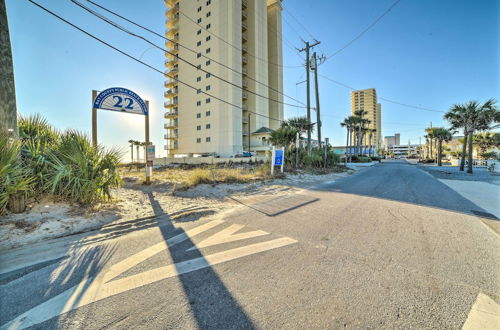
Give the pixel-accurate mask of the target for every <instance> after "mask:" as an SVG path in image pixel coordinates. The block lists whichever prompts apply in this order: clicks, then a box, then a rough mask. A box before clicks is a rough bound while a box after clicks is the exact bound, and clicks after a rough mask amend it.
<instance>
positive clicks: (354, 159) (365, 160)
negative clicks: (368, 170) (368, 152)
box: [351, 155, 372, 163]
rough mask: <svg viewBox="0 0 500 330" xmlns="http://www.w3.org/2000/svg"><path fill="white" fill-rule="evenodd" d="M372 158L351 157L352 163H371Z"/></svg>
mask: <svg viewBox="0 0 500 330" xmlns="http://www.w3.org/2000/svg"><path fill="white" fill-rule="evenodd" d="M371 161H372V160H371V159H370V157H365V156H356V155H354V156H352V157H351V162H352V163H371Z"/></svg>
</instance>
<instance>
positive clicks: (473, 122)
mask: <svg viewBox="0 0 500 330" xmlns="http://www.w3.org/2000/svg"><path fill="white" fill-rule="evenodd" d="M499 117H500V115H499V110H498V108H497V106H496V101H495V100H494V99H489V100H487V101H486V102H484V103H483V104H481V103H479V102H477V101H469V102H467V103H465V104H455V105H453V106H452V107H451V108H450V110H449V111H448V112H447V113H446V114H445V116H444V118H445V119H447V120H448V121H450V123H451V124H452V127H453V128H463V129H464V148H463V152H462V155H465V145H466V144H467V143H468V155H467V158H468V164H467V173H471V174H472V148H473V139H472V136H473V135H474V131H483V130H487V129H489V128H490V126H491V124H492V123H496V122H498V120H499ZM465 136H467V139H466V138H465ZM462 157H464V156H462ZM460 167H461V169H462V166H460Z"/></svg>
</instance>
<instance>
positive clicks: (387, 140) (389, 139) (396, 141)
mask: <svg viewBox="0 0 500 330" xmlns="http://www.w3.org/2000/svg"><path fill="white" fill-rule="evenodd" d="M399 145H401V135H400V134H399V133H396V134H394V135H393V136H386V137H384V148H385V149H386V150H387V149H388V148H390V147H392V146H399Z"/></svg>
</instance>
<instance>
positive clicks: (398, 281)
mask: <svg viewBox="0 0 500 330" xmlns="http://www.w3.org/2000/svg"><path fill="white" fill-rule="evenodd" d="M150 199H151V202H152V205H153V207H154V210H155V214H156V215H157V217H156V218H155V219H153V220H154V221H156V222H157V223H158V227H156V228H152V229H148V230H145V231H141V232H135V233H134V232H133V231H132V232H130V233H128V234H126V235H123V236H122V237H120V238H118V239H113V240H109V241H102V242H100V243H99V244H98V245H89V246H86V247H85V248H76V249H73V250H72V251H71V253H70V256H69V257H66V258H63V259H62V260H60V259H58V260H55V261H53V262H52V263H50V262H49V264H48V265H47V264H44V265H43V266H44V267H42V268H40V269H37V268H39V267H34V268H33V269H34V271H31V272H29V273H28V274H26V275H24V276H22V277H19V278H17V279H15V280H10V281H7V283H4V284H3V285H1V287H0V303H1V315H0V324H1V325H2V328H7V327H9V326H10V327H13V328H22V327H25V326H31V327H32V328H34V329H35V328H36V329H54V328H63V329H174V328H182V329H195V328H202V329H246V328H265V329H276V328H286V329H327V328H328V329H344V328H347V329H359V328H384V329H387V328H393V329H396V328H397V329H401V328H405V329H459V328H461V327H462V325H463V324H464V322H466V319H467V318H468V315H469V313H470V311H471V308H472V307H473V305H474V304H475V303H476V302H477V300H478V295H483V296H485V297H487V299H491V300H492V301H494V302H496V303H499V302H500V272H499V270H500V239H499V236H498V235H497V234H496V233H494V232H493V231H491V230H490V229H489V228H488V227H487V226H485V225H484V224H483V223H482V222H481V221H480V218H479V217H477V216H476V215H475V214H474V212H473V211H481V209H480V208H478V207H477V206H476V205H474V204H473V203H472V202H470V201H469V200H466V199H465V198H463V197H461V196H460V195H459V194H457V193H456V192H454V191H453V190H451V189H450V188H449V187H447V186H446V185H444V184H442V183H441V182H439V181H438V180H437V179H436V178H434V177H432V176H431V175H429V174H428V173H425V172H424V171H422V170H419V169H418V168H417V167H416V166H413V165H409V164H406V163H404V162H388V163H382V164H377V165H376V166H374V167H371V168H367V169H364V170H362V171H360V172H358V173H356V174H354V175H352V176H349V177H346V178H343V179H340V180H338V181H336V182H330V183H329V182H324V183H322V184H320V185H318V186H316V187H315V188H314V189H310V190H305V191H303V192H301V193H300V194H297V195H295V196H292V197H281V198H275V199H271V198H267V199H265V198H262V197H260V198H246V199H240V200H238V202H240V203H241V205H244V206H241V207H237V208H235V209H234V211H232V212H231V213H229V214H227V215H225V216H224V218H223V219H219V220H199V221H196V222H191V223H175V224H172V223H171V222H170V221H169V220H168V214H165V213H164V212H163V210H162V207H161V205H159V204H158V203H157V202H156V201H155V199H154V194H151V195H150ZM193 246H196V247H194V248H193ZM8 322H10V323H8Z"/></svg>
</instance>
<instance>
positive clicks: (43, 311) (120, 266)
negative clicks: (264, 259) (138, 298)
mask: <svg viewBox="0 0 500 330" xmlns="http://www.w3.org/2000/svg"><path fill="white" fill-rule="evenodd" d="M221 223H223V221H222V220H215V221H212V222H209V223H207V224H204V225H201V226H199V227H196V228H194V229H192V230H189V231H187V232H186V233H183V234H180V235H177V236H174V237H172V238H171V239H169V240H167V242H166V243H165V242H163V243H159V244H156V245H153V246H151V247H149V248H147V249H145V250H143V251H141V252H139V253H136V254H135V255H133V256H131V257H129V258H127V259H125V260H122V261H121V262H119V263H117V264H115V265H114V266H112V267H111V268H110V269H109V271H108V272H106V273H104V274H98V275H97V276H96V277H88V276H85V277H84V279H83V280H82V281H81V282H80V283H79V284H78V285H75V286H74V287H72V288H70V289H68V290H66V291H64V292H62V293H61V294H59V295H57V296H55V297H53V298H51V299H49V300H47V301H46V302H44V303H42V304H40V305H37V306H35V307H33V308H32V309H30V310H28V311H26V312H25V313H23V314H21V315H19V316H18V317H16V318H15V319H14V320H12V321H10V322H8V323H6V324H4V325H2V326H1V327H0V329H24V328H27V327H30V326H33V325H36V324H39V323H42V322H44V321H47V320H50V319H51V318H53V317H56V316H58V315H60V314H63V313H66V312H69V311H71V310H73V309H76V308H79V307H82V306H85V305H88V304H90V303H93V302H96V301H99V300H102V299H105V298H108V297H111V296H114V295H117V294H120V293H123V292H126V291H129V290H132V289H135V288H139V287H141V286H144V285H148V284H151V283H154V282H158V281H161V280H163V279H167V278H170V277H174V276H178V275H181V274H185V273H189V272H192V271H195V270H199V269H202V268H205V267H210V266H212V265H217V264H219V263H223V262H227V261H230V260H234V259H237V258H242V257H245V256H249V255H252V254H256V253H260V252H264V251H268V250H272V249H276V248H279V247H283V246H287V245H290V244H293V243H296V242H297V241H296V240H294V239H292V238H288V237H282V238H277V239H274V240H271V241H266V242H261V243H256V244H250V245H246V246H242V247H239V248H234V249H230V250H226V251H222V252H218V253H214V254H210V255H207V256H203V257H198V258H194V259H191V260H186V261H182V262H178V263H176V264H173V265H168V266H164V267H159V268H156V269H151V270H148V271H145V272H142V273H140V274H136V275H131V276H128V277H125V278H121V279H118V280H114V281H112V279H113V278H115V277H117V276H118V275H120V274H122V273H123V272H125V271H127V270H128V269H130V268H132V267H133V266H135V265H137V264H138V263H140V262H142V261H144V260H145V259H147V258H150V257H151V256H153V255H155V254H157V253H159V252H161V251H163V250H166V249H168V247H171V246H172V245H175V244H178V243H180V242H182V241H185V240H186V239H188V238H189V236H194V235H196V234H199V233H201V232H203V231H206V230H208V229H210V228H212V227H215V226H217V225H219V224H221ZM231 227H232V228H231ZM231 227H229V228H231V230H222V232H223V233H224V234H223V235H222V237H223V239H222V241H224V239H231V235H229V236H228V233H231V232H232V233H234V232H236V231H237V230H239V229H241V227H239V228H237V229H236V227H234V226H231ZM235 229H236V230H235ZM250 233H254V234H253V235H254V236H252V237H256V236H260V235H264V234H262V233H265V232H261V231H254V232H250ZM257 233H259V235H256V234H257ZM244 234H247V233H244ZM265 234H268V233H265ZM240 235H243V234H240ZM214 236H217V235H214ZM212 237H213V236H212ZM212 237H211V238H212ZM234 237H243V236H239V235H234ZM238 239H243V238H238ZM212 242H213V240H212ZM217 244H218V243H217Z"/></svg>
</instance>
